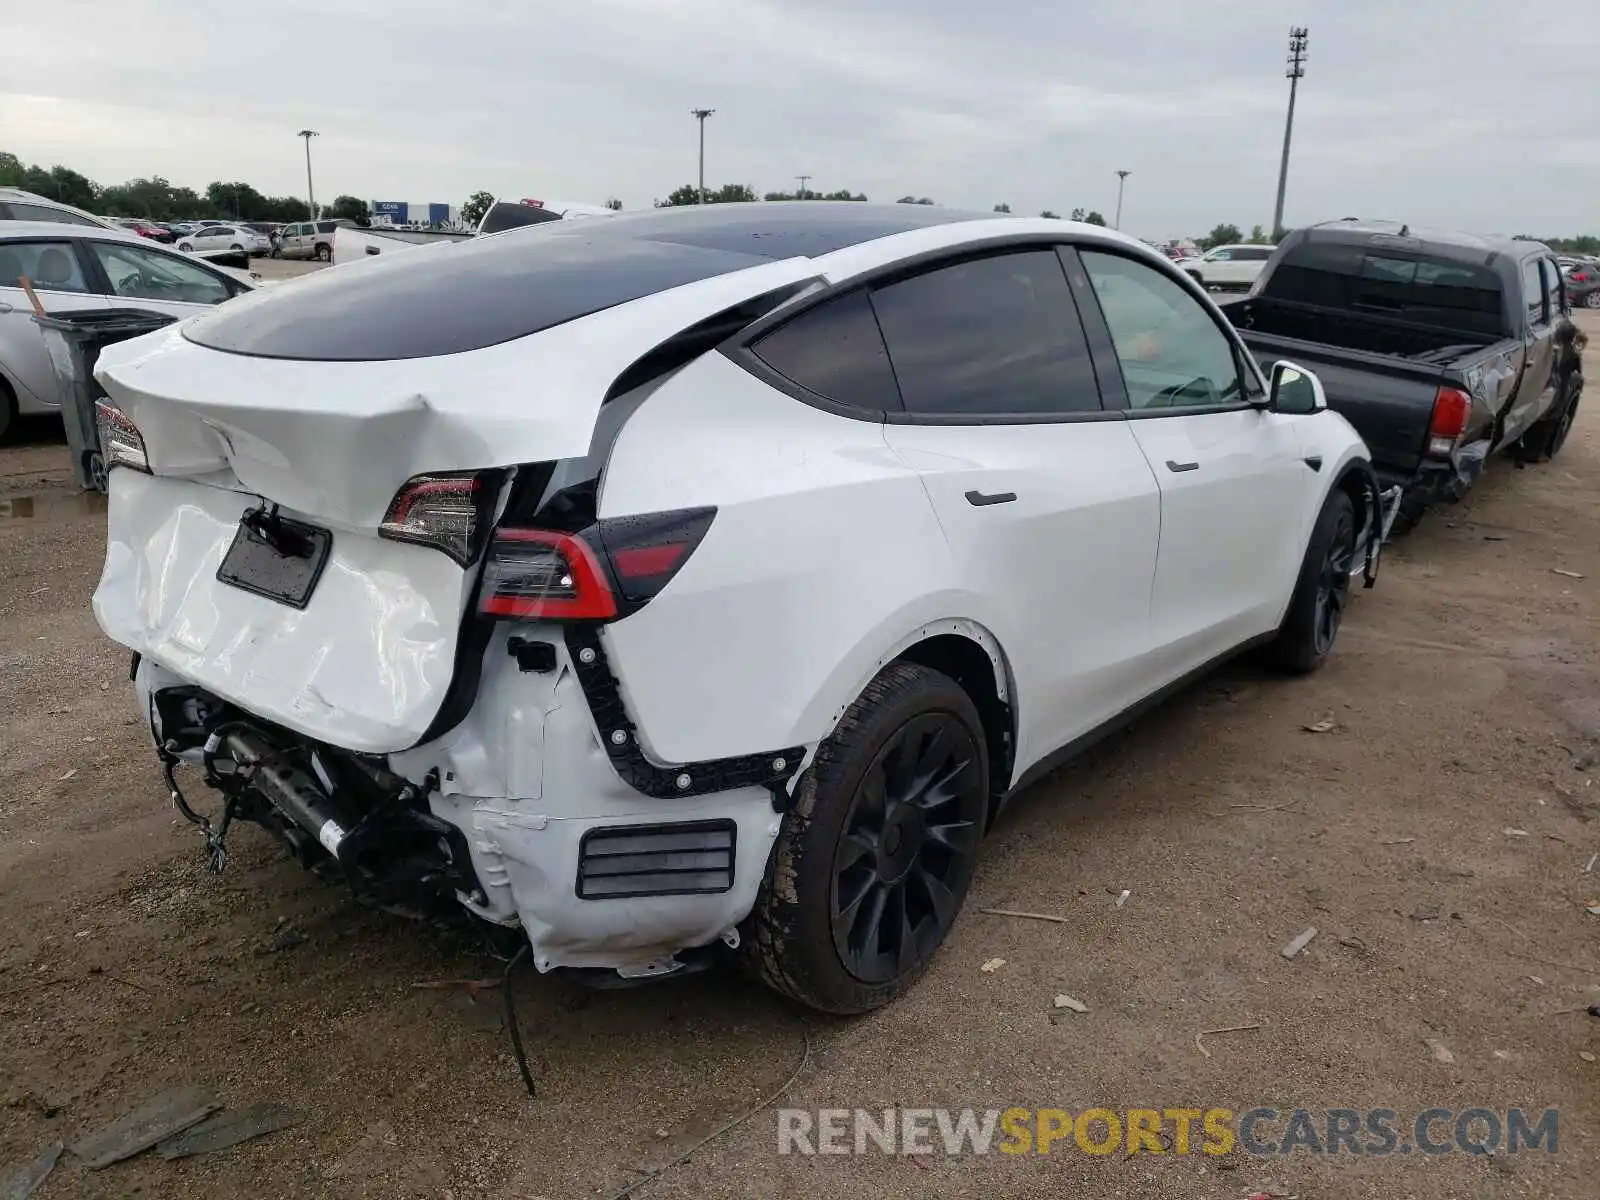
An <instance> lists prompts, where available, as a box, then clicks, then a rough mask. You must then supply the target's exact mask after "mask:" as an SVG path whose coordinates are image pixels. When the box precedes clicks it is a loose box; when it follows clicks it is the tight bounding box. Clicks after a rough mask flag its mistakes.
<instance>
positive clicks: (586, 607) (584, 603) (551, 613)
mask: <svg viewBox="0 0 1600 1200" xmlns="http://www.w3.org/2000/svg"><path fill="white" fill-rule="evenodd" d="M481 596H482V598H481V599H480V600H479V602H478V611H479V612H481V613H483V614H484V615H485V616H490V617H511V618H515V619H520V620H551V621H563V620H567V621H572V620H584V619H588V620H595V621H603V620H606V619H608V618H610V617H614V616H616V615H617V599H616V597H615V596H614V595H612V592H611V585H610V584H609V583H608V582H607V581H606V573H605V568H604V567H602V566H601V565H600V560H599V559H598V558H596V557H595V553H594V551H593V550H591V549H590V548H589V544H588V543H587V542H585V541H584V540H583V539H582V538H581V537H578V536H577V535H576V534H571V533H556V532H554V531H552V530H547V529H500V530H497V531H496V532H495V535H494V541H493V542H491V543H490V546H489V561H488V563H487V564H485V566H484V569H483V589H482V593H481Z"/></svg>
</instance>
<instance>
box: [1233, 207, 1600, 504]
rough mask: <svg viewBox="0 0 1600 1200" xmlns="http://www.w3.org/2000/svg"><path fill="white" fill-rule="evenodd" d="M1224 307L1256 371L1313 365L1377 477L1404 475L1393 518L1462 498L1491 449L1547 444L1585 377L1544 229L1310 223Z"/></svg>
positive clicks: (1525, 450) (1558, 435)
mask: <svg viewBox="0 0 1600 1200" xmlns="http://www.w3.org/2000/svg"><path fill="white" fill-rule="evenodd" d="M1223 311H1224V312H1225V313H1227V314H1228V318H1229V320H1231V321H1232V322H1233V324H1234V325H1235V327H1236V328H1237V329H1238V330H1239V333H1240V335H1241V336H1242V337H1243V339H1244V343H1245V345H1246V346H1247V347H1249V349H1250V351H1251V353H1253V354H1254V355H1255V357H1256V359H1257V360H1258V361H1259V362H1260V363H1261V365H1262V368H1263V370H1267V371H1270V370H1271V367H1272V364H1273V363H1274V362H1276V361H1278V360H1279V359H1289V360H1291V361H1293V362H1296V363H1298V364H1300V365H1301V366H1304V367H1308V368H1310V369H1311V370H1312V371H1315V372H1316V373H1317V375H1318V377H1319V378H1320V379H1321V380H1322V384H1323V388H1324V389H1325V391H1326V392H1327V397H1328V405H1329V407H1330V408H1333V409H1334V410H1336V411H1337V412H1340V413H1343V414H1344V416H1345V418H1346V419H1347V420H1349V422H1350V423H1351V424H1352V425H1354V426H1355V428H1356V431H1357V432H1358V433H1360V434H1361V436H1362V437H1363V438H1365V439H1366V442H1367V446H1368V447H1369V448H1370V449H1371V451H1372V462H1373V465H1374V466H1375V467H1376V468H1377V471H1378V475H1379V478H1380V479H1381V480H1382V482H1383V483H1384V485H1385V486H1388V485H1391V484H1399V485H1401V487H1402V489H1403V499H1402V501H1401V507H1400V514H1399V519H1398V522H1397V527H1399V528H1405V527H1408V526H1410V525H1411V524H1413V523H1415V521H1416V519H1417V517H1418V516H1420V515H1421V513H1422V511H1423V510H1424V509H1425V508H1426V507H1427V506H1428V505H1429V504H1431V503H1433V502H1435V501H1437V500H1441V499H1450V500H1454V499H1459V498H1460V496H1461V495H1462V493H1463V492H1465V490H1466V489H1467V488H1468V487H1469V486H1470V485H1471V483H1472V481H1473V480H1474V479H1476V478H1477V476H1478V473H1479V472H1480V471H1482V469H1483V466H1484V462H1485V461H1486V460H1487V458H1488V456H1489V455H1490V454H1492V453H1494V452H1495V451H1497V450H1500V449H1503V448H1506V447H1511V448H1513V449H1514V452H1515V453H1516V454H1517V455H1518V456H1519V458H1520V459H1521V460H1522V461H1525V462H1538V461H1541V460H1542V459H1545V458H1548V457H1550V456H1552V455H1554V454H1555V453H1556V452H1557V451H1559V450H1560V449H1561V446H1562V443H1563V442H1565V440H1566V436H1567V431H1568V430H1569V429H1570V428H1571V426H1572V418H1573V414H1574V412H1575V411H1576V409H1577V406H1578V395H1579V392H1580V391H1581V389H1582V386H1583V379H1582V376H1581V374H1580V367H1579V354H1578V349H1577V347H1576V345H1575V344H1574V339H1575V335H1576V330H1575V328H1574V326H1573V324H1572V322H1571V320H1570V319H1569V317H1568V311H1567V302H1566V294H1565V287H1564V285H1563V280H1562V278H1561V271H1560V269H1559V268H1558V267H1557V266H1556V262H1555V258H1554V256H1553V255H1552V254H1551V252H1550V250H1549V248H1548V247H1546V246H1544V245H1542V244H1540V243H1538V242H1529V241H1512V240H1488V239H1483V238H1477V237H1474V236H1472V235H1470V234H1464V233H1453V232H1445V231H1440V230H1422V229H1414V228H1409V227H1407V226H1405V225H1400V224H1395V223H1390V222H1378V221H1357V220H1344V221H1332V222H1328V223H1326V224H1321V225H1313V226H1311V227H1310V228H1307V229H1298V230H1295V231H1294V232H1292V233H1290V234H1289V235H1288V236H1287V237H1285V238H1284V240H1283V242H1282V243H1281V244H1280V245H1279V246H1278V249H1277V251H1276V252H1275V253H1274V254H1273V256H1272V259H1271V261H1270V262H1268V264H1267V265H1266V267H1265V268H1264V269H1263V270H1262V273H1261V276H1260V278H1259V279H1258V281H1257V282H1256V285H1255V286H1254V287H1253V288H1252V289H1251V291H1250V294H1249V296H1248V297H1247V298H1245V299H1243V300H1240V301H1237V302H1235V303H1232V304H1225V305H1224V306H1223Z"/></svg>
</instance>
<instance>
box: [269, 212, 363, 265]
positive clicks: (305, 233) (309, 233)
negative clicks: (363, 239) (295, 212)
mask: <svg viewBox="0 0 1600 1200" xmlns="http://www.w3.org/2000/svg"><path fill="white" fill-rule="evenodd" d="M341 226H343V227H347V228H351V229H354V228H356V223H355V222H354V221H351V220H349V219H348V218H345V217H336V218H334V219H333V220H328V221H297V222H295V223H294V224H292V225H285V226H284V227H283V232H282V233H280V234H279V235H278V254H279V256H280V257H282V258H315V259H320V260H321V261H323V262H332V261H333V234H334V230H336V229H339V228H340V227H341Z"/></svg>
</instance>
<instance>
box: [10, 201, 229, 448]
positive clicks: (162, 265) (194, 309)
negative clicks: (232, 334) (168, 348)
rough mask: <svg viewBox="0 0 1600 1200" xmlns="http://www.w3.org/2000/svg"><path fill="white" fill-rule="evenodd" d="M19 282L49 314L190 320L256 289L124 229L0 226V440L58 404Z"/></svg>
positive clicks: (45, 351) (41, 224) (28, 224)
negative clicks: (25, 416) (19, 422)
mask: <svg viewBox="0 0 1600 1200" xmlns="http://www.w3.org/2000/svg"><path fill="white" fill-rule="evenodd" d="M24 276H26V277H27V279H28V281H29V283H30V284H31V285H32V286H33V289H34V291H35V294H36V295H37V296H38V297H39V300H40V302H41V303H42V304H43V305H44V306H45V308H46V309H47V310H48V311H50V312H74V311H78V310H82V309H103V308H109V307H111V306H112V305H116V306H118V307H123V306H129V307H135V308H144V309H150V310H152V311H155V312H163V313H171V314H172V315H174V316H179V317H184V316H192V315H194V314H195V313H198V312H202V311H204V310H205V309H207V308H210V307H212V306H213V305H216V304H220V303H221V302H222V301H224V300H227V299H229V298H230V297H233V296H237V295H239V294H240V293H241V292H245V291H248V290H250V289H251V288H253V287H254V286H255V281H254V280H252V279H251V278H250V277H249V276H248V275H247V274H244V273H241V272H233V271H228V270H226V269H224V268H221V267H213V266H210V265H208V264H205V263H201V262H197V261H195V260H194V259H191V258H186V257H184V256H183V255H181V254H176V253H174V252H172V251H170V250H167V249H164V248H162V247H160V246H158V245H156V244H155V243H153V242H151V241H149V240H148V239H145V238H142V237H140V236H139V235H138V234H136V233H131V232H129V231H127V230H123V229H100V228H97V227H81V228H80V227H78V226H76V225H63V224H61V223H60V222H54V221H52V222H42V221H33V222H11V223H7V224H0V437H4V436H5V434H6V432H7V430H8V429H9V428H10V426H11V423H12V421H13V420H14V419H15V418H16V416H17V415H18V414H19V413H48V412H54V411H56V410H57V409H59V407H60V404H61V396H60V394H59V392H58V390H57V387H56V376H55V370H54V368H53V367H52V366H51V363H50V354H49V349H48V346H47V344H46V342H45V340H44V333H43V331H42V330H41V329H40V328H39V326H37V325H36V324H34V321H33V307H32V304H31V303H30V301H29V300H28V298H27V295H26V294H25V293H24V292H23V290H22V287H21V278H22V277H24Z"/></svg>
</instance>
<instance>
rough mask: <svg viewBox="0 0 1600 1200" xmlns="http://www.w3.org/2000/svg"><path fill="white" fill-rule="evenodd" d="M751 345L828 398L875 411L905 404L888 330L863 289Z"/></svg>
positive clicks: (779, 370) (764, 358)
mask: <svg viewBox="0 0 1600 1200" xmlns="http://www.w3.org/2000/svg"><path fill="white" fill-rule="evenodd" d="M751 349H752V350H753V351H754V352H755V354H756V357H757V358H759V359H761V361H762V362H764V363H766V364H767V366H769V367H771V368H772V369H773V370H774V371H776V372H777V373H778V374H779V375H782V376H783V377H784V378H785V379H789V380H792V381H793V382H795V383H797V384H799V385H800V386H801V387H803V388H805V389H807V390H808V391H812V392H815V393H817V395H819V396H824V397H826V398H827V399H829V400H833V401H837V402H838V403H840V404H848V405H850V406H851V407H854V408H863V409H868V410H872V411H883V412H887V411H891V410H898V409H899V408H900V392H899V389H898V388H897V387H896V386H895V381H894V371H893V369H892V368H891V367H890V366H889V354H888V352H887V351H886V350H885V349H884V346H883V334H882V333H880V332H879V331H878V321H877V318H875V317H874V316H873V315H872V304H871V302H870V301H869V300H868V299H867V294H866V292H864V291H856V292H851V293H849V294H848V295H845V296H841V297H839V299H837V300H830V301H829V302H828V303H826V304H822V305H818V306H817V307H816V308H813V309H811V310H810V311H809V312H804V313H801V314H800V315H799V316H798V317H796V318H795V319H794V320H792V321H790V322H789V323H788V324H786V325H782V326H780V327H779V328H777V329H775V330H773V331H772V332H771V333H769V334H767V336H766V337H764V338H762V339H761V340H760V341H759V342H757V343H756V344H755V345H754V346H753V347H751Z"/></svg>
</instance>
